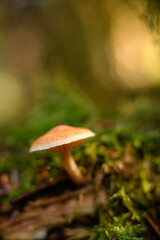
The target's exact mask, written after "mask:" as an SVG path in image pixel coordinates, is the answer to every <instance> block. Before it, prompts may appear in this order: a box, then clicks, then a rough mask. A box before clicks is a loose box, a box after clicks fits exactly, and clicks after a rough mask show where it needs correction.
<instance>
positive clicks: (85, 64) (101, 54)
mask: <svg viewBox="0 0 160 240" xmlns="http://www.w3.org/2000/svg"><path fill="white" fill-rule="evenodd" d="M158 7H159V3H158V2H156V1H149V0H148V1H146V0H140V1H138V0H134V1H133V0H128V1H123V0H121V1H118V0H113V1H109V0H106V1H99V0H92V3H91V2H90V1H86V0H85V1H84V0H81V1H70V0H69V1H66V0H61V1H59V0H32V1H31V0H12V1H11V0H2V1H1V3H0V52H1V54H0V129H1V130H4V129H10V128H11V127H14V126H15V125H17V121H18V123H19V122H21V121H23V119H24V118H25V117H26V116H27V115H28V114H29V113H30V111H31V109H32V104H33V103H34V101H35V99H37V98H39V97H40V96H43V99H47V94H48V89H50V94H51V95H54V94H55V92H57V91H61V92H64V93H65V94H69V95H70V94H71V95H72V94H73V92H74V93H75V96H76V95H78V94H79V93H80V92H81V95H80V96H82V97H80V98H83V100H84V105H85V101H86V104H88V103H87V102H89V104H91V105H92V104H93V105H94V106H95V109H97V111H99V112H101V113H102V114H104V116H109V115H112V114H114V113H115V112H122V113H124V114H126V113H128V112H131V111H133V109H134V107H135V105H136V106H138V108H141V107H142V108H143V109H144V108H145V107H146V111H148V110H147V109H148V108H150V109H151V108H152V104H151V101H152V100H153V98H156V99H159V86H160V48H159V25H158V24H159V12H158V9H159V8H158ZM52 91H53V92H52ZM65 94H64V95H63V97H64V101H65ZM53 101H54V103H55V104H57V105H58V104H59V103H58V99H57V98H55V99H54V100H53ZM157 106H159V102H158V104H157ZM157 106H156V107H157ZM80 107H81V106H80ZM59 108H65V105H64V104H60V106H59ZM54 113H55V114H56V112H54ZM60 119H61V118H60ZM63 121H66V119H62V122H63Z"/></svg>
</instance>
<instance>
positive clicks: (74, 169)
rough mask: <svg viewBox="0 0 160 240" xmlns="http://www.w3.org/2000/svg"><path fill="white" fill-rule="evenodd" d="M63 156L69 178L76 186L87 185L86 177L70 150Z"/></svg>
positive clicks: (66, 150) (64, 152)
mask: <svg viewBox="0 0 160 240" xmlns="http://www.w3.org/2000/svg"><path fill="white" fill-rule="evenodd" d="M61 155H62V160H63V164H64V167H65V169H66V171H67V172H68V174H69V176H70V177H71V179H72V180H73V181H74V182H75V183H76V184H79V185H80V184H84V183H85V181H84V176H83V175H82V174H81V172H80V170H79V168H78V166H77V164H76V163H75V161H74V158H73V156H72V153H71V151H70V150H69V149H65V151H63V152H62V153H61Z"/></svg>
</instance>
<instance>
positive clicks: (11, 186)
mask: <svg viewBox="0 0 160 240" xmlns="http://www.w3.org/2000/svg"><path fill="white" fill-rule="evenodd" d="M61 86H63V87H61ZM66 89H67V91H66ZM46 96H47V97H46ZM64 99H65V101H64ZM159 123H160V110H159V102H158V101H157V99H150V98H146V97H143V98H137V99H136V100H134V103H132V105H131V104H126V105H125V106H124V108H123V111H122V113H118V114H116V115H114V116H112V117H109V116H106V115H105V116H104V115H102V114H100V113H99V112H98V111H97V110H96V108H95V107H94V106H93V105H92V104H91V103H90V101H89V99H88V98H87V97H86V96H85V94H84V93H81V92H80V91H79V89H78V88H77V87H76V86H75V88H74V86H72V90H71V88H70V86H69V84H68V83H65V85H64V84H61V85H56V86H54V88H53V89H52V88H50V89H46V91H45V92H44V95H41V96H39V97H37V99H36V100H35V102H34V104H33V106H32V109H31V110H30V111H28V113H26V116H25V120H24V119H22V120H20V122H19V123H17V124H15V126H14V127H13V128H12V129H10V130H9V131H7V130H4V132H3V134H2V135H1V137H0V238H1V239H2V240H5V239H9V240H10V239H12V240H18V239H21V240H24V239H29V240H32V239H33V240H34V239H41V240H42V239H45V240H56V239H68V240H78V239H89V240H95V239H96V240H97V239H99V240H104V239H109V240H111V239H112V240H113V239H114V240H120V239H122V240H126V239H139V240H140V239H152V240H154V239H155V240H156V239H160V218H159V216H160V148H159V142H160V127H159ZM59 124H67V125H71V126H77V127H78V126H80V127H88V128H89V129H92V130H93V131H94V132H95V133H96V136H95V137H94V138H91V139H89V140H87V141H85V142H84V143H82V144H81V145H80V146H79V147H78V148H77V149H75V151H74V152H73V155H74V157H75V160H76V162H77V164H78V166H79V167H80V170H81V171H82V173H83V174H84V176H90V180H89V181H88V182H87V183H86V184H85V185H83V186H76V185H75V184H73V183H72V182H71V180H70V179H69V177H68V176H67V174H66V172H65V171H64V168H63V165H62V162H61V160H60V157H59V155H57V154H51V153H48V152H37V153H32V154H30V153H29V152H28V149H29V145H30V143H31V142H32V141H33V140H35V139H36V138H37V137H39V136H41V135H42V134H44V133H45V132H47V131H48V130H49V129H50V128H52V127H54V126H56V125H59Z"/></svg>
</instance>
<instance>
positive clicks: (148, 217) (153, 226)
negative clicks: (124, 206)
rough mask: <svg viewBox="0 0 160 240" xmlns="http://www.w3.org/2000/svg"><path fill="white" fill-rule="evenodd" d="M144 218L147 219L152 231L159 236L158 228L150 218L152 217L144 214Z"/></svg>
mask: <svg viewBox="0 0 160 240" xmlns="http://www.w3.org/2000/svg"><path fill="white" fill-rule="evenodd" d="M145 217H146V219H147V221H148V223H149V224H150V225H151V227H152V228H153V229H154V231H155V232H156V233H157V235H158V236H159V237H160V230H159V227H158V226H157V225H156V224H155V223H154V221H153V220H152V218H151V217H150V216H149V215H148V214H146V216H145Z"/></svg>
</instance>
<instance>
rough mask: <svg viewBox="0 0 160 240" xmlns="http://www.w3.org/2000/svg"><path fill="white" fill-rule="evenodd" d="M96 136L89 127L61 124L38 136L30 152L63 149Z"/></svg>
mask: <svg viewBox="0 0 160 240" xmlns="http://www.w3.org/2000/svg"><path fill="white" fill-rule="evenodd" d="M93 136H95V133H94V132H92V131H91V130H89V129H87V128H79V127H70V126H66V125H59V126H57V127H54V128H52V129H51V130H50V131H49V132H47V133H46V134H44V135H43V136H41V137H40V138H38V139H37V140H36V141H34V142H33V143H32V145H31V148H30V152H35V151H40V150H49V149H50V150H52V151H59V150H63V147H67V148H70V149H71V148H73V147H75V146H77V145H78V144H79V143H81V142H82V141H84V140H85V139H86V138H89V137H93Z"/></svg>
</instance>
